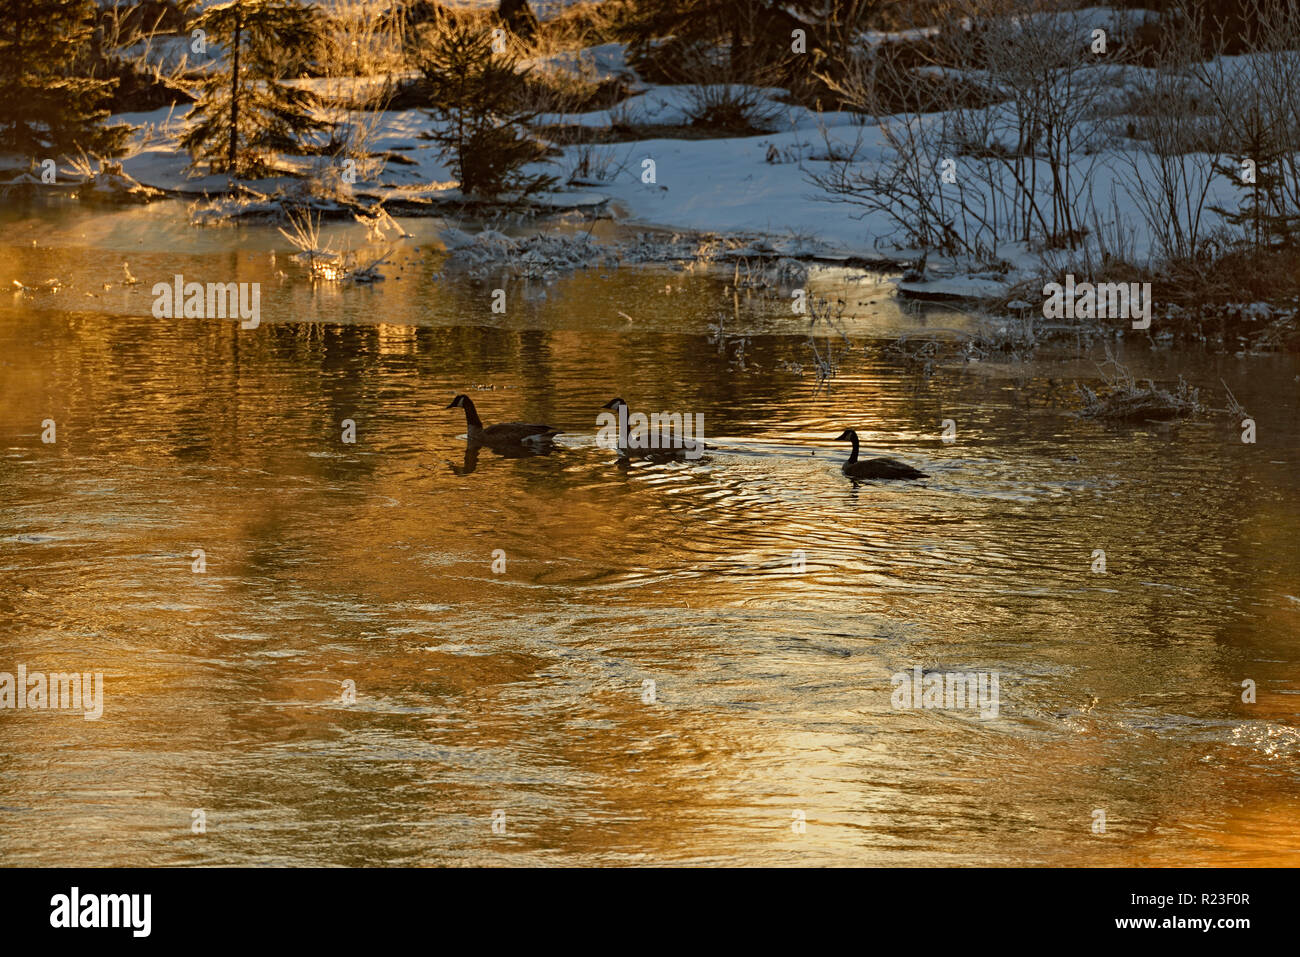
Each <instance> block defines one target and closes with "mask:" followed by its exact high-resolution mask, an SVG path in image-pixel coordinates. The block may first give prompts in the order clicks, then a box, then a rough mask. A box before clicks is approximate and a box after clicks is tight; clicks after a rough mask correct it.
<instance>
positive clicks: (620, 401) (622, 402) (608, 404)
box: [601, 399, 627, 409]
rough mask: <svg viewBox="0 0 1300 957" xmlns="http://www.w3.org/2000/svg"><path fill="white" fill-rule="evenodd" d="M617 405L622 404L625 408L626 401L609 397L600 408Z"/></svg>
mask: <svg viewBox="0 0 1300 957" xmlns="http://www.w3.org/2000/svg"><path fill="white" fill-rule="evenodd" d="M619 406H622V407H623V408H625V409H626V408H627V403H626V402H624V401H623V400H622V399H610V400H609V401H608V402H606V403H605V404H604V405H602V406H601V408H602V409H617V408H618V407H619Z"/></svg>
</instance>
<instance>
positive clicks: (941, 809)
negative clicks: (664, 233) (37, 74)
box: [0, 204, 1300, 865]
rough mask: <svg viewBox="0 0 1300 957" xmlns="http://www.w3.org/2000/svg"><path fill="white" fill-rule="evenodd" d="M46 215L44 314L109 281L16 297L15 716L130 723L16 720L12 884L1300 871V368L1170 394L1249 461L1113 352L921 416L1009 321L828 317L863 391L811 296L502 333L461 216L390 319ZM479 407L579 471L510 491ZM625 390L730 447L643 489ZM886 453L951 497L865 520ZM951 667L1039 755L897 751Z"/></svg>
mask: <svg viewBox="0 0 1300 957" xmlns="http://www.w3.org/2000/svg"><path fill="white" fill-rule="evenodd" d="M2 218H3V222H0V226H3V228H4V237H5V239H4V242H5V243H6V245H4V246H3V247H0V265H3V266H4V267H5V268H4V269H3V270H0V280H2V281H3V282H5V283H6V284H7V283H8V282H9V281H10V280H11V279H13V278H20V279H22V280H23V281H24V282H27V283H29V284H30V283H34V282H38V281H41V280H43V279H46V278H49V277H52V276H58V277H60V278H61V279H63V280H65V281H66V282H68V283H69V285H68V286H67V287H65V288H64V289H63V290H61V291H60V292H59V293H55V294H38V295H37V296H36V297H34V298H28V299H23V298H20V297H12V298H11V297H10V295H9V294H7V293H6V294H4V295H3V297H0V450H2V455H0V476H2V479H0V490H2V491H0V572H2V574H3V581H4V587H3V590H2V591H0V671H13V670H15V668H16V666H17V665H18V664H20V663H23V664H26V665H27V666H28V668H29V669H30V670H38V669H44V670H47V671H55V670H61V669H63V670H77V671H100V672H103V674H104V676H105V685H106V701H105V705H104V715H103V717H102V719H100V720H98V721H86V720H83V718H82V717H81V715H80V714H77V713H74V712H59V711H43V712H32V711H0V734H3V740H4V742H5V747H4V748H3V756H2V757H0V856H2V858H3V860H4V861H5V862H6V863H9V864H66V863H84V864H89V865H117V864H136V865H144V864H152V865H166V864H326V865H376V864H393V865H430V864H552V863H553V864H654V863H669V864H687V863H693V864H699V863H726V864H763V865H778V864H871V865H875V864H879V865H933V864H966V863H980V864H1017V863H1029V864H1105V865H1119V864H1291V865H1294V864H1295V863H1297V857H1298V852H1300V837H1297V834H1298V833H1300V829H1298V827H1297V825H1300V802H1298V801H1297V793H1298V789H1297V784H1298V783H1300V781H1298V777H1300V730H1297V717H1298V715H1297V711H1298V710H1300V708H1298V707H1297V706H1298V705H1300V698H1298V697H1297V694H1298V693H1300V664H1297V659H1298V657H1300V656H1298V655H1297V651H1300V647H1298V646H1300V642H1298V641H1297V623H1298V622H1300V555H1298V551H1300V550H1298V548H1297V545H1296V542H1297V541H1298V540H1300V535H1298V533H1300V527H1298V526H1300V518H1298V517H1297V516H1298V515H1300V511H1298V510H1297V509H1296V497H1297V489H1298V488H1300V468H1298V467H1297V455H1296V450H1297V448H1298V447H1300V425H1297V422H1298V421H1300V419H1298V416H1297V411H1298V410H1297V376H1298V375H1300V368H1298V367H1297V366H1298V363H1297V360H1296V358H1295V357H1294V356H1281V357H1265V358H1234V357H1229V358H1216V357H1208V356H1204V355H1200V354H1196V353H1192V352H1188V351H1181V352H1178V351H1161V352H1149V351H1145V350H1141V349H1130V350H1129V351H1128V353H1127V354H1126V355H1125V359H1126V360H1127V361H1129V362H1131V363H1132V364H1133V366H1134V368H1135V370H1136V371H1138V372H1139V374H1140V375H1143V376H1148V375H1149V376H1153V377H1155V378H1157V379H1159V380H1174V379H1176V378H1177V376H1178V375H1180V374H1181V375H1183V376H1185V377H1186V378H1187V379H1188V381H1190V382H1191V383H1192V384H1194V385H1197V386H1199V387H1201V388H1202V389H1203V390H1205V394H1206V395H1207V396H1208V395H1211V394H1213V396H1216V397H1217V396H1221V395H1222V386H1221V385H1220V383H1219V380H1220V378H1223V379H1225V380H1226V381H1227V382H1228V383H1230V384H1231V385H1232V388H1233V391H1234V393H1235V394H1236V396H1237V398H1238V399H1239V400H1240V401H1241V402H1242V403H1243V404H1244V405H1245V406H1246V408H1248V409H1249V410H1250V411H1251V413H1252V414H1253V415H1254V417H1255V419H1256V421H1257V424H1258V433H1259V441H1258V443H1257V444H1255V445H1245V444H1242V443H1241V442H1240V441H1239V430H1238V429H1237V427H1236V426H1235V424H1234V423H1233V422H1231V421H1229V420H1227V419H1225V418H1223V417H1212V418H1208V419H1202V420H1197V421H1193V422H1188V423H1183V424H1164V425H1137V426H1124V427H1110V426H1106V425H1102V424H1097V423H1091V422H1086V421H1081V420H1079V419H1077V418H1074V417H1072V416H1071V415H1070V414H1069V413H1068V409H1067V408H1065V405H1067V404H1068V403H1067V401H1066V400H1068V398H1069V394H1070V392H1071V386H1070V384H1071V383H1072V382H1073V381H1075V380H1076V379H1078V378H1087V377H1089V376H1091V375H1092V374H1093V373H1094V371H1095V366H1094V365H1093V362H1092V361H1091V357H1089V356H1075V355H1072V354H1070V353H1069V350H1061V354H1058V355H1057V356H1055V357H1053V358H1051V359H1050V361H1040V362H1037V363H1034V364H1031V365H1026V366H1021V367H1002V366H996V365H973V366H969V367H967V368H965V369H960V370H943V371H940V372H939V374H937V375H935V376H933V377H931V378H929V379H926V378H922V377H919V376H917V375H916V374H914V373H912V372H909V371H908V370H906V369H904V368H902V367H900V366H899V365H898V364H897V363H896V362H893V361H891V360H890V359H889V358H888V357H887V356H886V355H885V354H884V353H883V352H882V349H881V346H882V345H883V344H884V339H885V337H888V336H891V335H894V334H897V332H898V331H901V330H916V329H926V328H929V329H937V328H945V329H950V328H962V327H963V326H965V325H967V324H969V322H970V320H969V319H967V318H966V317H964V316H961V315H958V314H955V313H951V312H944V311H941V310H928V311H924V312H919V313H917V312H910V311H908V310H906V309H903V308H901V307H899V306H898V305H897V304H896V303H894V302H893V301H892V300H889V299H887V298H886V292H885V290H882V289H880V288H879V287H878V286H877V285H876V283H875V281H874V280H868V281H865V282H857V281H847V280H846V278H845V277H843V276H835V275H830V276H827V277H824V278H823V279H821V280H819V286H818V288H820V289H822V291H827V292H830V293H832V294H834V295H840V296H843V297H844V298H846V300H847V301H849V303H850V313H851V314H850V316H849V317H848V318H847V319H846V327H847V329H848V330H849V333H850V344H851V346H852V349H851V350H849V351H847V352H845V353H843V354H842V356H841V358H842V366H841V373H840V375H839V377H838V378H837V379H836V380H834V382H833V383H832V385H831V388H830V389H829V390H828V391H824V392H821V393H816V392H815V390H814V382H815V380H814V377H813V376H812V375H811V374H810V373H809V372H808V371H807V364H808V360H809V352H808V350H807V346H806V339H805V337H804V336H803V334H802V329H803V327H802V325H801V323H800V321H799V320H797V319H795V318H793V317H790V316H789V315H788V313H789V306H788V304H787V303H788V300H786V301H764V300H761V299H759V298H757V297H743V296H742V297H738V298H733V295H732V294H731V293H730V292H729V291H728V290H727V289H726V288H725V287H726V279H727V278H728V277H724V276H721V275H719V274H709V273H706V272H704V271H701V270H697V271H696V272H694V273H681V272H672V271H668V270H665V269H627V268H625V269H622V270H618V271H613V272H608V271H606V272H601V271H598V270H597V271H591V272H588V273H582V274H579V275H577V276H574V277H573V278H571V279H563V280H560V281H558V282H555V283H552V284H549V285H548V284H541V283H510V284H506V285H505V288H506V289H507V292H508V302H509V303H510V308H508V310H507V313H506V315H504V316H502V315H496V314H493V313H492V312H491V310H490V297H491V290H492V288H495V287H497V286H498V285H501V284H499V283H496V282H493V281H486V282H468V281H456V280H452V279H449V278H443V279H441V280H438V279H434V278H432V277H433V276H434V275H435V274H438V273H440V272H442V271H443V266H442V263H441V253H440V252H438V251H437V249H436V244H432V243H429V239H430V237H431V236H432V234H433V232H434V229H435V225H436V224H433V223H431V222H429V221H423V222H408V223H406V224H405V225H406V226H407V227H408V229H409V230H410V231H411V232H412V234H413V235H412V237H411V238H410V239H407V240H404V241H403V243H402V244H401V246H400V249H399V251H398V253H397V254H396V255H395V257H394V260H393V263H392V265H391V266H390V267H389V276H390V278H389V279H388V280H387V281H386V282H384V283H380V284H378V285H377V286H375V287H373V288H369V287H346V288H337V287H320V286H318V287H316V288H313V287H312V286H311V284H310V283H309V282H307V281H306V280H305V278H304V277H303V275H302V272H301V270H300V269H298V268H297V267H296V266H294V265H293V264H290V263H287V261H286V256H285V253H286V250H287V246H286V244H285V243H284V242H283V240H282V239H280V238H279V237H278V234H276V233H275V231H274V230H273V229H268V228H265V227H258V228H242V229H234V228H232V229H218V230H207V231H196V230H192V229H189V228H188V227H186V226H185V225H184V223H183V211H182V210H180V209H178V208H177V207H176V206H175V205H174V204H165V205H162V206H154V207H151V208H149V209H145V210H131V211H127V212H124V213H104V212H102V211H99V212H96V213H94V214H93V215H89V214H87V213H85V212H83V211H81V210H78V209H77V208H75V207H69V208H65V209H49V208H43V209H35V210H33V209H14V208H11V209H7V210H5V211H4V213H3V216H2ZM601 229H602V230H607V229H609V227H605V226H602V227H601ZM331 233H332V234H333V235H335V236H336V237H337V238H338V239H339V240H340V241H345V240H346V241H353V242H360V241H361V234H360V233H358V232H356V231H354V230H351V229H350V228H347V227H340V228H338V229H336V230H332V231H331ZM33 240H34V241H35V245H33ZM272 251H277V259H276V262H275V263H272V262H271V258H270V254H271V252H272ZM123 259H126V260H128V261H129V264H130V270H131V272H132V273H133V274H134V275H135V276H137V277H138V278H139V279H140V285H138V286H133V287H126V288H122V287H120V286H117V285H114V286H113V287H112V288H110V289H104V288H103V283H104V282H111V283H114V284H116V283H118V282H120V280H121V277H122V272H121V265H120V263H121V261H122V260H123ZM178 271H181V272H184V273H185V274H186V277H187V279H196V280H200V281H203V280H212V281H216V280H221V281H230V280H237V281H260V282H262V283H263V324H262V326H261V327H260V328H259V329H256V330H245V331H241V330H240V329H239V328H238V326H237V324H235V323H233V322H222V321H217V320H200V319H176V320H159V319H155V318H153V316H152V315H151V314H150V308H149V303H150V301H151V297H150V294H149V289H150V286H151V285H152V283H153V282H156V281H159V280H163V281H167V280H169V279H170V277H171V276H172V274H174V273H175V272H178ZM280 272H283V273H285V276H284V278H283V280H281V278H280V277H279V275H278V273H280ZM398 276H401V277H402V278H401V279H398V278H397V277H398ZM860 303H861V305H859V304H860ZM620 313H623V314H625V315H620ZM720 314H722V315H724V316H725V317H726V320H725V321H726V329H727V332H728V333H729V334H730V335H733V336H734V335H739V334H742V333H749V334H750V340H749V343H748V346H747V348H746V350H745V368H744V369H743V370H742V369H740V368H737V367H735V366H734V364H733V363H732V362H731V361H730V354H728V355H724V356H720V355H719V354H718V351H717V346H716V345H715V344H714V343H711V342H710V341H709V334H710V328H709V327H710V325H712V324H715V323H716V322H717V321H718V317H719V315H720ZM628 316H630V317H631V321H629V320H628V318H627V317H628ZM786 363H803V364H804V366H805V372H804V374H803V375H802V376H800V375H796V374H794V373H793V372H791V371H789V370H788V367H786V366H783V364H786ZM457 391H466V392H469V393H470V394H471V396H472V397H473V398H474V399H475V401H476V402H477V403H478V405H479V409H480V411H481V413H482V414H483V417H484V419H485V420H486V421H488V422H489V423H491V422H494V421H506V420H514V419H520V418H523V419H527V420H532V421H545V422H549V423H551V424H554V425H557V426H561V427H563V428H564V429H565V430H566V432H567V433H568V434H567V435H566V436H564V437H563V438H562V447H561V448H560V449H558V450H557V451H555V452H554V453H553V454H551V455H548V456H538V457H529V458H503V457H500V456H497V455H494V454H492V453H491V452H489V451H485V452H483V453H482V454H481V455H480V456H479V457H478V458H477V461H467V460H466V455H465V441H464V432H465V425H464V419H463V417H462V416H461V414H460V413H459V411H457V410H446V409H445V408H444V406H446V404H447V402H448V401H449V399H450V398H451V396H452V395H453V394H454V393H455V392H457ZM615 395H621V396H623V397H624V398H626V399H627V400H628V402H629V403H631V405H632V408H633V410H634V411H636V410H638V409H640V410H643V411H647V412H648V411H658V410H664V409H677V410H681V411H689V412H699V413H702V414H703V415H704V420H705V424H706V431H707V434H708V438H709V442H710V444H712V445H716V446H717V447H718V448H717V450H716V451H715V452H713V453H711V454H710V455H709V456H708V457H707V458H706V459H704V460H702V461H700V462H697V463H686V464H669V465H647V464H640V463H638V464H634V465H632V466H631V467H630V468H620V467H619V465H618V463H617V462H616V460H615V459H614V457H613V455H612V454H611V453H610V452H607V451H604V450H602V449H600V448H598V447H597V446H596V443H595V416H596V412H597V411H598V406H599V405H600V404H602V403H603V402H605V401H606V400H608V399H609V398H611V397H612V396H615ZM1218 404H1222V403H1218ZM47 418H52V419H54V420H55V421H56V423H57V442H56V443H54V444H44V443H42V442H41V439H40V434H41V431H42V425H41V423H42V420H44V419H47ZM345 419H351V420H353V421H354V422H355V425H356V435H357V441H356V443H355V444H345V443H343V442H342V441H341V435H342V432H341V430H342V423H343V420H345ZM944 419H952V420H953V421H954V423H955V424H956V427H957V441H956V442H955V443H953V444H945V443H944V442H942V441H941V439H940V431H941V422H942V421H943V420H944ZM846 427H853V428H856V429H857V430H858V431H859V433H860V435H861V436H862V438H863V442H864V445H865V446H866V448H867V449H868V450H871V451H873V452H876V453H878V454H889V455H893V456H897V457H899V458H901V459H903V460H905V461H907V462H909V463H910V464H914V465H917V466H919V467H920V468H922V469H923V470H924V471H927V472H929V473H930V474H931V476H932V478H931V479H930V480H928V481H926V482H924V483H915V484H913V483H898V484H878V483H866V484H862V485H858V486H855V485H853V484H852V483H851V482H849V481H848V480H847V479H845V478H844V477H843V476H842V475H841V474H840V472H839V462H840V461H842V460H843V458H844V455H845V451H846V450H845V449H844V448H843V447H841V446H839V445H837V444H835V443H833V442H831V441H830V439H832V438H833V437H834V436H835V435H836V434H838V432H839V431H840V430H841V429H843V428H846ZM195 549H203V550H204V552H205V554H206V572H205V573H203V574H195V573H194V572H193V571H191V562H192V561H193V558H192V557H191V555H192V553H193V551H194V550H195ZM1095 549H1104V550H1105V553H1106V561H1107V572H1106V574H1104V575H1099V574H1093V573H1092V572H1091V571H1090V566H1091V565H1092V560H1093V559H1092V556H1093V551H1094V550H1095ZM498 550H499V552H503V553H504V558H505V562H506V567H505V570H504V572H503V573H500V574H497V573H494V571H493V561H494V553H498V555H499V552H498ZM796 552H801V553H802V556H803V561H804V563H805V567H804V570H803V571H802V572H798V571H796ZM917 665H919V666H921V667H923V668H925V669H927V670H939V671H984V672H997V673H998V674H999V675H1000V712H999V714H998V716H997V718H995V719H991V720H982V719H981V718H980V717H979V716H978V714H976V713H973V712H969V711H939V710H916V711H903V710H896V709H894V708H893V707H892V706H891V702H890V692H891V680H890V677H891V675H893V674H895V673H897V672H905V671H910V669H911V668H912V667H913V666H917ZM1246 679H1250V680H1253V681H1254V682H1255V683H1256V685H1257V688H1258V692H1257V693H1258V699H1257V702H1256V703H1254V704H1247V703H1243V702H1242V700H1241V693H1242V687H1241V683H1242V681H1243V680H1246ZM647 680H650V681H653V682H654V683H655V684H654V698H655V700H654V702H653V703H645V702H643V694H645V691H646V686H645V685H644V682H646V681H647ZM349 681H350V682H352V683H353V684H354V685H355V688H356V695H357V699H356V702H355V704H345V703H344V702H343V700H342V695H343V688H344V683H345V682H349ZM196 809H202V810H203V811H204V812H205V814H206V826H207V830H206V833H205V834H202V835H197V834H193V833H191V823H192V814H193V812H194V810H196ZM1098 809H1101V810H1104V812H1105V819H1106V832H1105V833H1104V834H1094V833H1093V831H1092V827H1093V822H1094V811H1096V810H1098ZM496 811H504V813H505V833H503V834H494V833H493V829H492V821H493V814H494V812H496ZM796 812H802V815H803V817H804V818H805V819H806V822H807V824H806V832H805V833H802V834H800V833H797V832H796V829H795V828H793V827H792V824H794V823H797V813H796ZM71 848H75V849H76V852H75V853H76V855H77V859H76V860H75V861H73V860H70V859H69V857H68V855H69V853H71V851H70V850H69V849H71Z"/></svg>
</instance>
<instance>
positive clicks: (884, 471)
mask: <svg viewBox="0 0 1300 957" xmlns="http://www.w3.org/2000/svg"><path fill="white" fill-rule="evenodd" d="M835 441H836V442H852V443H853V454H852V455H850V456H849V460H848V461H847V462H845V463H844V465H843V466H841V468H840V470H841V471H842V472H843V473H844V474H845V475H847V476H848V477H849V478H866V479H919V478H929V476H928V475H926V474H925V473H924V472H918V471H917V470H916V469H914V468H912V466H910V465H904V464H903V463H902V462H899V461H897V460H895V459H867V460H866V461H864V462H859V461H858V433H856V432H854V431H853V430H852V429H845V430H844V431H843V432H841V433H840V434H839V435H838V436H836V438H835Z"/></svg>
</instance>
